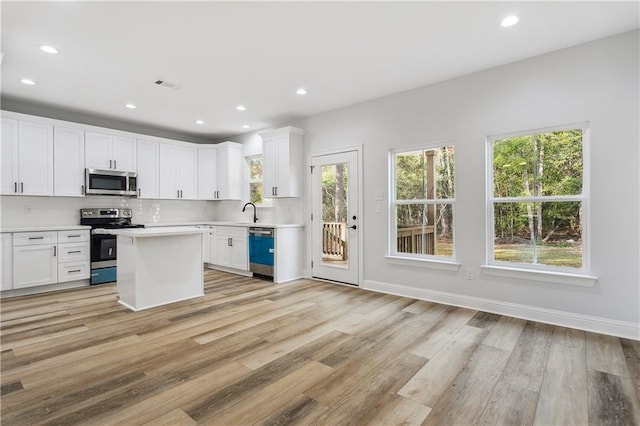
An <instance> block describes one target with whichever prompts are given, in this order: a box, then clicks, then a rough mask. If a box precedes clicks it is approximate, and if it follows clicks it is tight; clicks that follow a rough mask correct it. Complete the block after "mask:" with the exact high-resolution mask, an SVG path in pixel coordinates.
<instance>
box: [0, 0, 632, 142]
mask: <svg viewBox="0 0 640 426" xmlns="http://www.w3.org/2000/svg"><path fill="white" fill-rule="evenodd" d="M638 5H639V3H638V2H636V1H632V2H619V3H618V2H609V1H603V2H478V1H476V2H373V3H370V2H349V3H342V2H204V1H200V2H183V1H180V2H163V1H154V2H150V1H136V2H134V1H131V2H94V1H80V2H62V1H51V2H28V1H25V2H22V1H20V2H18V1H16V2H12V1H6V0H3V1H2V3H1V13H2V47H1V49H2V52H3V53H4V56H3V59H2V97H3V98H4V99H5V100H9V99H10V100H18V101H21V102H26V103H31V104H38V105H44V106H49V107H54V108H59V109H64V110H68V111H78V112H82V113H84V114H91V115H95V116H101V117H106V118H110V119H113V120H119V121H123V122H131V123H138V124H140V125H145V126H147V127H148V126H152V127H157V128H160V129H168V130H172V131H175V132H179V133H181V134H188V135H194V136H198V137H204V138H208V139H211V140H220V139H223V138H225V137H227V136H230V135H236V134H239V133H243V132H247V131H251V130H255V129H260V128H264V127H269V126H274V125H279V124H283V123H289V122H291V121H293V120H296V119H298V118H301V117H305V116H310V115H314V114H317V113H320V112H323V111H327V110H332V109H336V108H340V107H343V106H346V105H350V104H354V103H358V102H363V101H367V100H370V99H374V98H378V97H381V96H385V95H389V94H392V93H397V92H400V91H404V90H408V89H412V88H416V87H420V86H424V85H427V84H431V83H434V82H438V81H442V80H446V79H450V78H453V77H456V76H460V75H464V74H468V73H472V72H475V71H479V70H483V69H487V68H490V67H494V66H497V65H501V64H505V63H509V62H513V61H517V60H520V59H523V58H527V57H531V56H535V55H539V54H542V53H545V52H549V51H553V50H557V49H561V48H564V47H569V46H572V45H576V44H580V43H584V42H587V41H590V40H594V39H598V38H602V37H606V36H609V35H613V34H618V33H622V32H625V31H629V30H632V29H634V28H638V14H639V7H638ZM509 14H517V15H518V16H519V17H520V22H519V23H518V24H517V25H515V26H513V27H510V28H502V27H501V26H500V21H501V20H502V19H503V18H504V17H505V16H507V15H509ZM42 44H48V45H52V46H54V47H56V48H57V49H58V50H59V53H58V54H57V55H51V54H47V53H44V52H42V51H41V50H40V49H39V46H40V45H42ZM25 77H26V78H30V79H32V80H34V81H35V82H36V83H37V84H36V85H35V86H27V85H24V84H22V83H20V80H21V79H22V78H25ZM156 80H165V81H169V82H171V83H175V84H177V85H179V86H181V88H180V89H179V90H176V89H171V88H167V87H162V86H158V85H156V84H155V83H154V82H155V81H156ZM300 87H304V88H306V89H307V91H308V93H307V94H306V95H304V96H300V95H297V94H296V89H298V88H300ZM127 103H133V104H135V105H136V106H137V108H136V109H133V110H132V109H128V108H125V104H127ZM237 105H245V106H246V110H245V111H238V110H236V106H237ZM196 120H203V121H204V124H201V125H199V124H196V123H195V121H196ZM243 124H244V125H248V126H250V127H251V128H250V129H243V128H242V127H241V126H242V125H243Z"/></svg>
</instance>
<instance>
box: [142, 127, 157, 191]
mask: <svg viewBox="0 0 640 426" xmlns="http://www.w3.org/2000/svg"><path fill="white" fill-rule="evenodd" d="M159 167H160V144H159V143H158V142H153V141H148V140H144V139H138V182H137V183H138V197H139V198H158V197H159V196H160V192H159V189H160V185H159V178H160V177H159V170H160V168H159Z"/></svg>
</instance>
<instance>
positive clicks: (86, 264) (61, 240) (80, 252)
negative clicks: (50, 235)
mask: <svg viewBox="0 0 640 426" xmlns="http://www.w3.org/2000/svg"><path fill="white" fill-rule="evenodd" d="M89 235H90V233H89V231H88V230H72V231H58V282H66V281H75V280H83V279H89V278H90V273H91V271H90V259H91V256H90V248H89Z"/></svg>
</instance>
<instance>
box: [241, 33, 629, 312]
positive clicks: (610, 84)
mask: <svg viewBox="0 0 640 426" xmlns="http://www.w3.org/2000/svg"><path fill="white" fill-rule="evenodd" d="M638 38H639V33H638V31H633V32H629V33H625V34H622V35H619V36H615V37H611V38H607V39H603V40H598V41H595V42H591V43H588V44H584V45H580V46H577V47H573V48H569V49H565V50H561V51H557V52H553V53H550V54H546V55H543V56H539V57H535V58H531V59H528V60H524V61H520V62H517V63H513V64H509V65H506V66H501V67H498V68H494V69H491V70H487V71H483V72H479V73H475V74H471V75H468V76H464V77H461V78H456V79H453V80H449V81H446V82H443V83H440V84H435V85H431V86H427V87H424V88H420V89H416V90H411V91H407V92H403V93H399V94H396V95H392V96H388V97H385V98H382V99H378V100H374V101H370V102H366V103H362V104H358V105H353V106H350V107H346V108H343V109H340V110H335V111H331V112H327V113H324V114H320V115H317V116H313V117H310V118H308V119H304V120H301V121H299V122H296V123H293V125H295V126H298V127H301V128H303V129H305V131H306V134H305V145H306V151H307V153H309V152H317V151H322V150H326V149H333V148H339V147H341V146H350V145H354V144H363V146H364V148H363V155H364V160H363V162H364V164H363V170H364V188H363V193H364V208H365V211H364V212H361V216H362V217H363V218H364V223H362V225H363V226H362V230H363V232H362V233H361V236H362V237H363V238H364V253H363V256H364V279H365V287H366V286H367V282H382V283H387V284H391V285H392V286H394V288H395V292H396V293H399V294H407V295H409V294H416V291H414V290H417V291H420V290H425V291H440V292H446V293H448V294H455V295H460V296H463V297H467V298H469V299H471V300H472V299H474V298H476V299H490V300H492V301H495V306H499V305H500V304H508V305H509V306H514V305H524V306H527V307H535V308H536V309H537V310H538V312H541V313H544V311H545V309H551V310H556V311H561V312H565V313H567V316H571V315H575V316H577V317H579V316H581V315H584V316H589V317H599V318H602V319H604V320H605V322H606V321H613V322H615V321H622V322H625V323H627V324H628V323H635V324H638V323H639V322H640V306H639V304H640V302H639V300H640V290H639V284H638V283H639V281H640V274H639V270H638V263H639V260H640V248H639V247H640V244H639V236H640V229H639V225H640V218H639V205H638V204H639V203H638V193H639V191H638V182H639V173H638V170H639V169H640V168H639V167H638V160H639V149H638V147H639V143H638V140H639V134H638V117H639V107H638V104H639V99H638V93H639V84H638V75H639V69H638V60H639V58H638V48H639V46H638V44H639V43H638ZM585 121H588V122H589V123H590V127H591V150H590V156H591V163H590V164H591V212H590V215H589V219H590V229H591V233H590V237H591V241H590V247H591V258H592V273H593V274H595V275H597V276H598V278H599V279H598V281H597V283H596V284H595V286H594V287H593V288H586V287H577V286H570V285H564V284H551V283H544V282H534V281H524V280H516V279H510V278H497V277H489V276H484V275H483V274H481V273H480V265H482V264H484V263H485V252H486V248H485V247H486V239H485V233H486V201H485V151H486V142H485V141H486V137H487V136H488V135H496V134H503V133H507V132H514V131H523V130H529V129H539V128H545V127H550V126H557V125H565V124H572V123H579V122H585ZM256 133H257V132H254V133H251V134H247V135H243V136H241V137H239V138H236V139H235V140H236V141H239V142H244V143H246V146H247V149H249V150H255V146H256V145H257V144H258V142H257V139H256ZM450 140H451V141H454V144H455V148H456V200H457V203H456V216H455V221H456V224H455V227H456V229H455V232H456V251H457V260H458V261H460V262H461V263H462V267H461V268H460V270H459V271H458V272H446V271H437V270H433V269H426V268H416V267H406V266H399V265H396V264H392V263H389V262H388V261H386V260H385V257H384V256H385V255H386V254H387V244H388V242H387V230H388V226H389V224H388V215H387V212H386V210H385V209H383V211H382V213H381V214H376V213H375V212H374V209H375V203H376V201H375V192H376V191H382V192H383V193H384V194H385V202H386V201H387V196H388V172H387V170H388V158H389V150H390V149H392V148H398V147H403V146H409V145H415V144H420V143H429V142H436V141H450ZM306 209H307V210H308V209H309V206H306ZM306 217H308V216H306ZM466 268H474V269H475V271H476V274H477V275H478V278H477V279H475V280H466V279H465V276H464V273H465V269H466ZM576 314H577V315H576Z"/></svg>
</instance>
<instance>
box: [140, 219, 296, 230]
mask: <svg viewBox="0 0 640 426" xmlns="http://www.w3.org/2000/svg"><path fill="white" fill-rule="evenodd" d="M133 222H134V223H140V222H136V221H135V220H134V221H133ZM141 224H142V225H144V226H145V228H155V227H160V226H162V227H165V226H168V227H171V226H197V225H212V226H244V227H247V228H249V227H251V226H262V227H264V228H303V227H304V225H302V224H299V223H265V222H260V221H258V222H257V223H253V222H216V221H204V222H152V223H144V222H143V223H141Z"/></svg>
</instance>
